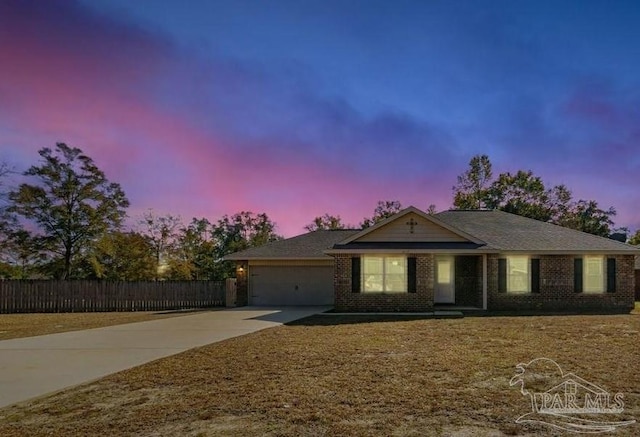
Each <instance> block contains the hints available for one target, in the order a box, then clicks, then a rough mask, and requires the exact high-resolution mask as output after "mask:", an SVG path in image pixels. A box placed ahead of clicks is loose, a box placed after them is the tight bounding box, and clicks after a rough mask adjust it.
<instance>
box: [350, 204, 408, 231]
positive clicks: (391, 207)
mask: <svg viewBox="0 0 640 437" xmlns="http://www.w3.org/2000/svg"><path fill="white" fill-rule="evenodd" d="M401 209H402V205H401V204H400V202H399V201H397V200H380V201H378V205H377V206H376V209H375V210H374V211H373V216H372V217H370V218H367V217H365V218H364V219H363V220H362V223H360V227H361V228H362V229H364V228H368V227H370V226H373V225H375V224H376V223H378V222H380V221H382V220H384V219H386V218H388V217H391V216H392V215H394V214H396V213H398V212H400V210H401Z"/></svg>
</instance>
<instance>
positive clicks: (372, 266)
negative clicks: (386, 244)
mask: <svg viewBox="0 0 640 437" xmlns="http://www.w3.org/2000/svg"><path fill="white" fill-rule="evenodd" d="M362 291H363V292H374V293H375V292H393V293H396V292H406V291H407V259H406V258H404V257H402V256H365V257H363V258H362Z"/></svg>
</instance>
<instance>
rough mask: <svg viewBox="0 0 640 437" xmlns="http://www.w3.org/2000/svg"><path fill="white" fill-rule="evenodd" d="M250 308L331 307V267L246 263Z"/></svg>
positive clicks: (325, 263) (319, 264) (318, 264)
mask: <svg viewBox="0 0 640 437" xmlns="http://www.w3.org/2000/svg"><path fill="white" fill-rule="evenodd" d="M248 273H249V278H248V279H249V305H257V306H282V305H291V306H305V305H333V302H334V297H333V264H332V263H327V262H324V263H317V262H316V263H304V264H302V265H301V264H299V263H280V264H275V263H268V264H254V263H251V262H250V263H249V272H248Z"/></svg>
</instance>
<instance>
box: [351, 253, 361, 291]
mask: <svg viewBox="0 0 640 437" xmlns="http://www.w3.org/2000/svg"><path fill="white" fill-rule="evenodd" d="M351 292H352V293H360V258H359V257H357V256H356V257H353V258H351Z"/></svg>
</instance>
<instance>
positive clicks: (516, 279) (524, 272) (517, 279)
mask: <svg viewBox="0 0 640 437" xmlns="http://www.w3.org/2000/svg"><path fill="white" fill-rule="evenodd" d="M507 292H508V293H530V292H531V269H530V263H529V257H528V256H508V257H507Z"/></svg>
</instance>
